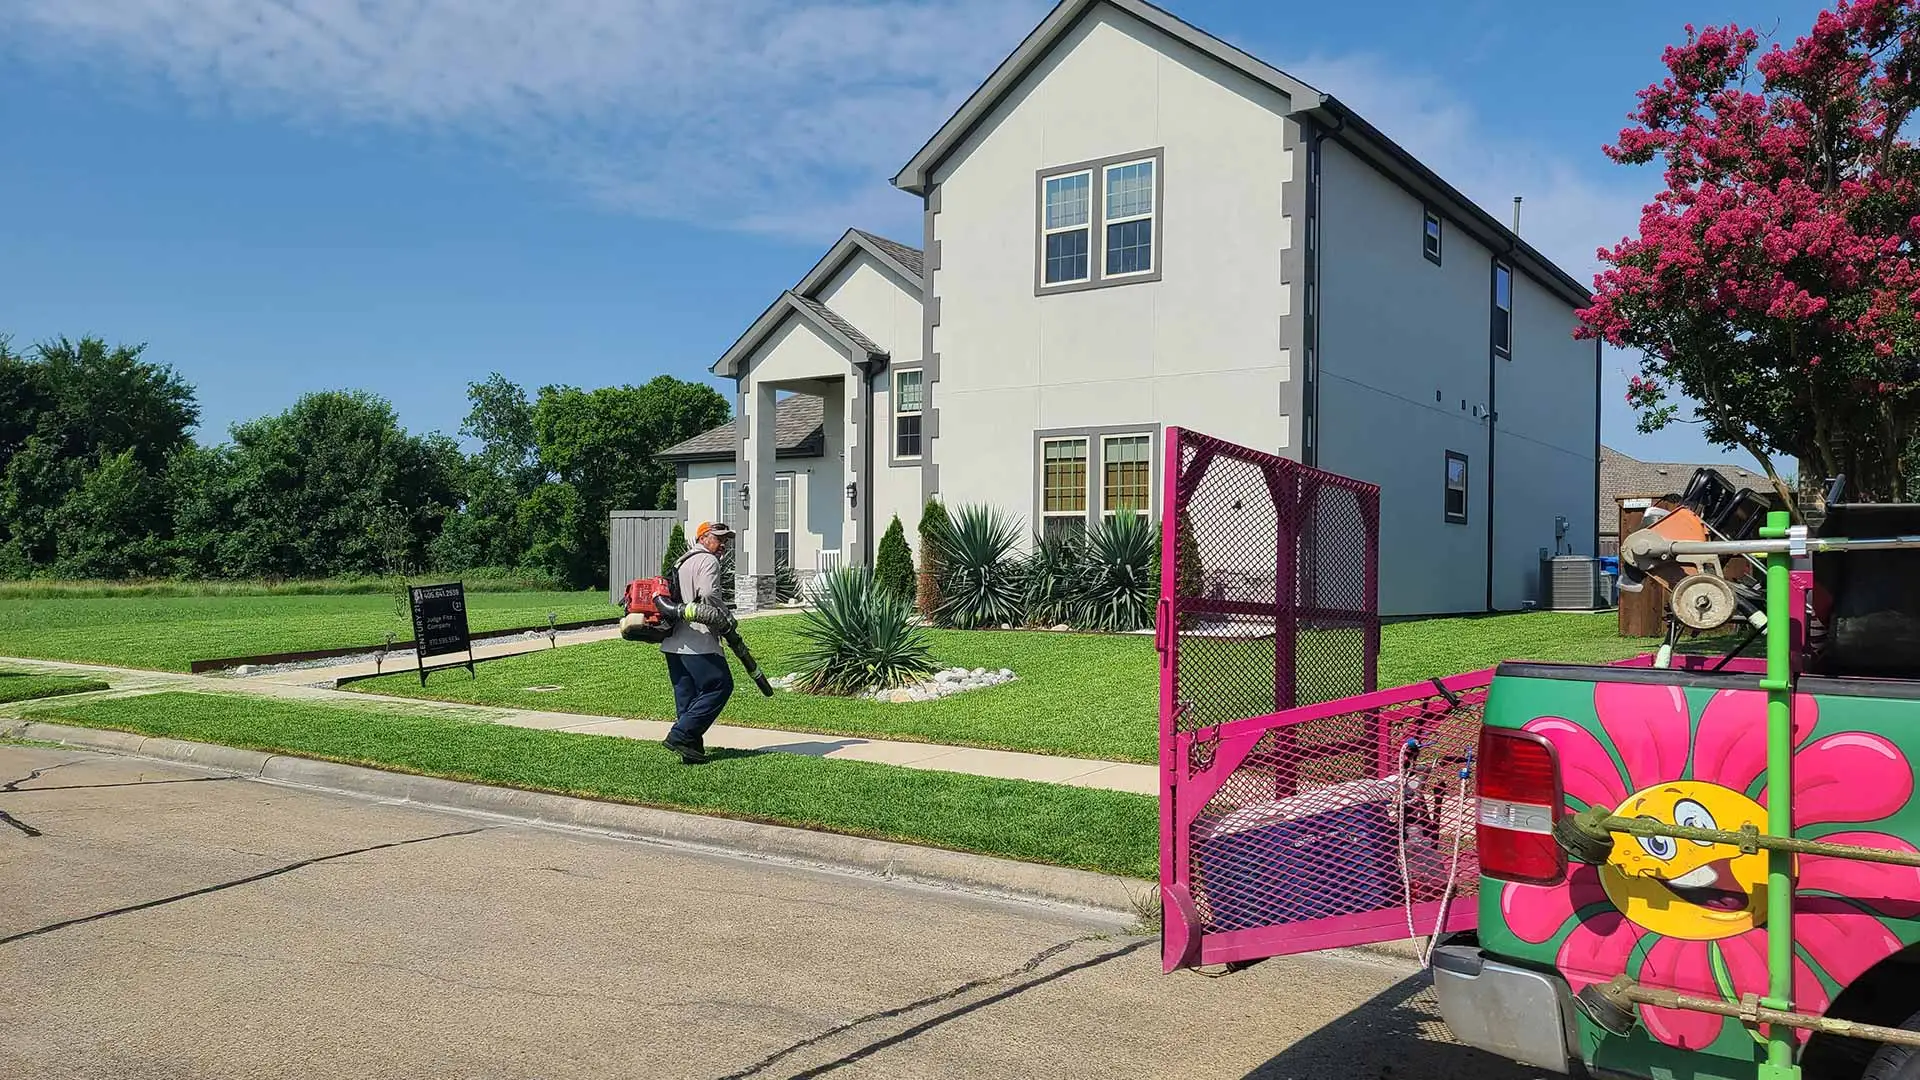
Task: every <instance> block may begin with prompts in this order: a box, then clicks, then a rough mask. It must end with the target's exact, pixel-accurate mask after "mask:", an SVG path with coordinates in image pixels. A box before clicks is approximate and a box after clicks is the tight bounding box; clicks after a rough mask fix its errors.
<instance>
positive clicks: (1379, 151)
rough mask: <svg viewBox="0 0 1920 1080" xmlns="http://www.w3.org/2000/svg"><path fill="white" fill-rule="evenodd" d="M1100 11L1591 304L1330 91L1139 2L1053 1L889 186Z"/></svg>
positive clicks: (1587, 295)
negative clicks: (1259, 100) (1301, 120)
mask: <svg viewBox="0 0 1920 1080" xmlns="http://www.w3.org/2000/svg"><path fill="white" fill-rule="evenodd" d="M1103 5H1104V6H1107V7H1111V8H1114V9H1117V10H1119V11H1122V12H1125V13H1126V14H1128V15H1130V16H1132V17H1133V18H1135V19H1138V20H1139V21H1140V22H1143V23H1146V24H1147V25H1148V26H1151V27H1153V28H1155V29H1157V30H1160V31H1161V32H1163V33H1165V34H1167V35H1168V36H1169V37H1172V38H1174V39H1175V40H1177V41H1180V42H1182V43H1183V44H1185V45H1187V46H1189V47H1191V48H1193V49H1195V50H1197V51H1198V52H1200V53H1203V54H1205V55H1207V56H1210V57H1212V58H1214V59H1215V60H1218V61H1220V62H1221V63H1224V64H1226V65H1227V66H1228V67H1231V68H1233V69H1235V70H1237V71H1239V72H1241V73H1242V74H1244V75H1246V76H1248V77H1249V78H1251V79H1253V80H1254V81H1256V82H1258V83H1260V84H1262V85H1264V86H1268V87H1270V88H1272V89H1274V90H1276V91H1278V92H1279V93H1281V94H1284V95H1286V97H1287V100H1288V101H1289V102H1290V104H1291V109H1292V114H1293V115H1294V116H1296V117H1305V118H1307V119H1310V120H1313V121H1314V122H1316V123H1318V124H1320V125H1321V126H1323V127H1325V128H1327V129H1328V130H1329V132H1330V137H1331V138H1333V139H1334V140H1335V141H1337V142H1339V143H1341V144H1342V145H1345V146H1347V147H1348V148H1349V149H1351V150H1353V151H1354V152H1355V153H1356V154H1358V155H1359V156H1360V157H1362V158H1363V159H1365V160H1366V161H1367V162H1368V163H1369V164H1371V165H1373V167H1374V168H1376V169H1379V170H1380V171H1381V172H1383V173H1385V174H1387V175H1388V176H1391V177H1394V178H1395V179H1397V180H1399V181H1400V182H1401V183H1403V184H1406V185H1407V186H1408V187H1409V188H1411V189H1413V190H1414V191H1415V192H1416V193H1418V194H1419V196H1420V197H1421V198H1423V199H1425V200H1427V201H1429V202H1432V203H1434V204H1435V206H1436V207H1437V208H1438V209H1439V210H1440V211H1441V212H1442V213H1444V214H1445V215H1446V216H1448V217H1450V218H1452V219H1454V220H1455V221H1456V222H1458V223H1459V224H1460V225H1461V226H1462V227H1464V228H1466V230H1467V231H1468V232H1469V233H1470V234H1471V235H1473V236H1474V238H1475V239H1477V240H1479V241H1480V242H1481V243H1483V244H1485V245H1486V246H1488V247H1490V248H1492V249H1493V250H1494V251H1495V252H1496V253H1499V254H1502V255H1505V256H1506V257H1507V258H1509V259H1511V260H1512V261H1513V263H1514V265H1515V267H1516V268H1517V269H1520V270H1522V271H1524V272H1526V273H1527V274H1528V275H1529V276H1530V277H1532V278H1534V279H1535V280H1536V281H1539V282H1540V283H1541V284H1542V285H1545V286H1546V287H1547V288H1549V289H1551V290H1552V291H1553V292H1554V293H1555V294H1556V295H1558V296H1559V297H1560V298H1561V299H1563V300H1565V301H1566V302H1568V303H1570V304H1574V305H1577V306H1579V307H1586V306H1588V305H1589V304H1591V303H1592V302H1593V294H1592V293H1591V292H1590V291H1588V289H1587V287H1586V286H1584V285H1582V284H1581V283H1580V282H1579V281H1577V280H1575V279H1574V277H1573V276H1572V275H1570V274H1568V273H1567V272H1566V271H1565V270H1562V269H1560V267H1558V266H1556V265H1555V264H1554V263H1553V261H1552V260H1550V259H1548V258H1547V257H1546V256H1545V255H1542V254H1541V253H1540V252H1539V251H1538V250H1536V249H1535V248H1534V247H1533V245H1531V244H1528V243H1527V242H1526V241H1524V240H1522V239H1520V237H1519V235H1518V234H1517V233H1515V232H1514V231H1513V230H1512V229H1510V228H1508V227H1507V226H1506V225H1505V224H1503V223H1502V222H1501V221H1500V219H1499V218H1497V217H1494V216H1493V215H1492V214H1490V213H1488V212H1487V211H1485V210H1483V209H1481V207H1480V206H1479V204H1477V203H1475V202H1474V201H1473V200H1472V199H1469V198H1467V197H1466V196H1465V195H1464V194H1462V193H1461V192H1460V191H1459V190H1458V189H1457V188H1455V187H1454V186H1453V185H1451V184H1449V183H1447V182H1446V181H1445V180H1443V179H1441V178H1440V176H1439V175H1438V174H1437V173H1435V172H1434V171H1433V170H1432V169H1430V168H1428V167H1427V166H1425V165H1423V164H1421V163H1420V161H1419V160H1418V159H1416V158H1415V157H1414V156H1413V155H1412V154H1410V153H1408V152H1407V151H1406V150H1405V149H1403V148H1401V147H1400V146H1399V145H1398V144H1397V143H1395V142H1394V141H1393V140H1392V139H1389V138H1388V137H1387V136H1386V135H1385V134H1383V133H1382V132H1381V131H1380V130H1379V129H1377V128H1375V127H1374V126H1373V125H1372V124H1369V123H1367V122H1366V120H1364V119H1362V118H1361V117H1360V116H1359V115H1358V114H1357V113H1355V112H1354V111H1353V110H1351V109H1349V108H1347V107H1346V106H1345V105H1344V104H1342V103H1341V102H1340V101H1339V100H1338V99H1336V98H1334V97H1333V96H1332V95H1330V94H1326V93H1322V92H1321V91H1319V90H1316V89H1314V88H1313V87H1311V86H1308V85H1307V84H1306V83H1304V82H1301V81H1300V80H1299V79H1296V78H1294V77H1293V76H1291V75H1288V74H1287V73H1286V72H1284V71H1281V70H1280V69H1279V68H1276V67H1272V66H1270V65H1268V64H1267V63H1265V62H1264V61H1261V60H1259V59H1257V58H1255V57H1253V56H1251V55H1249V54H1247V53H1245V52H1242V51H1240V50H1239V49H1237V48H1235V47H1233V46H1232V45H1229V44H1227V43H1226V42H1224V41H1222V40H1220V39H1219V38H1217V37H1214V36H1213V35H1212V34H1209V33H1207V32H1205V31H1203V30H1200V29H1198V28H1196V27H1194V26H1192V25H1190V24H1189V23H1186V22H1184V21H1182V20H1181V19H1179V18H1176V17H1175V16H1173V15H1171V14H1169V13H1167V12H1166V11H1163V10H1161V9H1160V8H1158V7H1155V6H1154V5H1153V4H1150V3H1147V2H1146V0H1060V3H1059V4H1058V5H1057V6H1056V7H1055V8H1054V9H1053V11H1052V12H1051V13H1049V14H1048V15H1047V17H1046V18H1045V19H1044V20H1042V21H1041V23H1040V25H1039V26H1037V27H1035V28H1034V30H1033V32H1032V33H1031V34H1028V35H1027V37H1026V39H1025V40H1024V41H1022V42H1021V43H1020V45H1019V47H1018V48H1016V49H1014V51H1013V52H1012V54H1010V55H1009V56H1008V57H1007V58H1006V59H1005V60H1004V61H1002V62H1001V64H1000V66H999V67H997V68H995V69H994V71H993V74H991V75H989V76H988V77H987V81H986V82H984V83H982V84H980V88H979V89H977V90H975V91H974V92H973V95H972V96H971V97H969V98H967V100H966V101H965V102H964V103H963V104H962V105H961V106H960V109H959V111H958V112H955V113H954V114H953V116H952V117H951V118H949V119H948V120H947V122H946V123H945V124H943V125H941V127H940V130H939V131H937V132H935V133H934V135H933V137H932V138H931V139H928V140H927V143H926V145H925V146H922V147H921V148H920V151H919V152H918V153H916V154H914V155H913V157H912V159H911V160H909V161H908V162H907V163H906V165H904V166H902V167H901V169H900V171H899V173H898V174H896V175H895V176H894V178H893V184H894V186H895V187H898V188H901V189H903V190H905V191H909V192H912V193H913V194H916V195H924V194H925V193H926V189H927V183H928V178H929V177H930V176H931V175H932V173H933V172H934V170H936V169H937V168H939V166H940V163H941V162H942V161H945V160H946V158H947V156H948V155H949V154H951V153H952V152H953V151H954V150H955V149H956V148H957V147H958V146H959V145H960V143H961V142H962V141H964V140H965V139H966V138H967V136H969V135H971V134H972V133H973V131H974V129H975V128H977V127H979V126H980V124H982V123H984V122H985V121H986V119H987V118H988V117H989V116H990V115H991V114H992V112H993V110H994V109H995V108H996V107H997V106H998V105H999V104H1000V102H1001V101H1002V100H1003V99H1004V98H1005V97H1006V96H1007V95H1008V94H1009V93H1011V92H1012V91H1013V90H1014V89H1015V88H1016V87H1018V86H1019V85H1020V82H1021V80H1023V79H1025V78H1026V77H1027V75H1028V74H1029V73H1031V72H1032V71H1033V70H1034V69H1035V68H1036V67H1037V66H1038V65H1039V64H1040V62H1041V61H1043V60H1045V59H1046V57H1047V54H1048V53H1050V52H1051V51H1052V50H1053V47H1054V46H1055V45H1056V44H1058V43H1059V42H1060V41H1061V39H1063V38H1065V37H1066V36H1067V34H1068V33H1069V32H1070V31H1072V29H1073V28H1074V26H1075V25H1077V24H1078V23H1079V22H1080V20H1081V19H1082V18H1085V17H1086V16H1087V15H1088V14H1089V13H1091V12H1093V11H1095V10H1097V9H1098V8H1100V7H1101V6H1103Z"/></svg>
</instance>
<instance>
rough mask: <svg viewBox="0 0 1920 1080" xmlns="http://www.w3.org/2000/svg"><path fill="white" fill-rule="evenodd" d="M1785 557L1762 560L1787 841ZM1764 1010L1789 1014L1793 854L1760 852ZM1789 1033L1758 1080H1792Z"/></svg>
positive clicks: (1778, 515)
mask: <svg viewBox="0 0 1920 1080" xmlns="http://www.w3.org/2000/svg"><path fill="white" fill-rule="evenodd" d="M1791 521H1792V519H1791V518H1790V517H1789V516H1788V515H1787V514H1786V513H1785V512H1784V511H1780V510H1775V511H1772V512H1770V513H1768V514H1767V525H1766V528H1764V529H1761V530H1760V536H1761V538H1762V539H1766V540H1782V539H1785V538H1786V536H1787V531H1788V526H1789V524H1790V523H1791ZM1792 558H1793V557H1792V556H1791V555H1790V554H1788V553H1787V552H1784V551H1774V552H1769V553H1768V554H1767V676H1766V679H1765V680H1764V681H1763V682H1762V683H1761V684H1760V685H1761V686H1763V687H1765V688H1766V691H1767V832H1768V833H1769V834H1770V835H1773V836H1783V837H1784V836H1792V835H1793V654H1792V650H1793V611H1792V605H1791V603H1790V598H1791V595H1792V588H1791V580H1792V579H1791V576H1790V575H1791V573H1792V568H1793V561H1792ZM1761 1004H1762V1005H1764V1006H1766V1007H1767V1008H1769V1009H1778V1010H1783V1011H1784V1010H1790V1009H1792V1008H1793V854H1792V853H1791V852H1787V851H1779V850H1772V851H1768V852H1767V996H1766V997H1765V998H1763V999H1762V1000H1761ZM1793 1049H1794V1042H1793V1033H1792V1031H1791V1030H1790V1029H1788V1028H1784V1027H1781V1026H1779V1025H1774V1028H1773V1032H1772V1034H1771V1035H1770V1036H1769V1037H1768V1039H1767V1061H1766V1064H1764V1065H1762V1066H1761V1067H1760V1069H1759V1073H1758V1080H1798V1078H1799V1076H1800V1067H1799V1066H1798V1065H1795V1064H1794V1061H1793Z"/></svg>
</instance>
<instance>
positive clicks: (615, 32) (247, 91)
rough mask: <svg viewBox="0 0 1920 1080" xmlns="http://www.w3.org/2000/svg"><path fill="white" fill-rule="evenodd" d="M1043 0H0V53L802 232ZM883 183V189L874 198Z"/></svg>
mask: <svg viewBox="0 0 1920 1080" xmlns="http://www.w3.org/2000/svg"><path fill="white" fill-rule="evenodd" d="M1047 6H1048V5H1047V2H1046V0H965V2H957V0H826V2H799V0H725V2H716V0H8V2H7V3H4V4H0V42H10V45H0V48H6V47H11V48H14V49H22V50H27V51H28V52H29V53H32V54H37V55H41V56H46V57H53V58H59V59H61V60H62V62H66V61H68V60H70V59H71V58H73V57H76V56H77V57H80V58H82V59H86V60H92V61H95V62H98V63H100V64H103V65H111V66H112V67H113V69H114V70H116V71H119V72H129V71H130V72H137V73H140V74H142V75H144V76H146V77H150V78H158V79H160V80H162V81H163V82H164V83H166V84H168V85H169V86H171V87H172V88H174V89H176V90H178V91H180V92H183V93H186V94H189V95H192V96H193V97H195V98H196V99H200V100H203V101H212V102H217V103H219V104H221V105H223V106H225V107H227V108H231V109H233V110H235V111H240V112H246V113H252V114H260V113H265V114H269V115H275V116H281V117H287V118H294V119H298V120H301V121H303V122H309V123H315V124H322V125H329V124H341V125H351V126H365V125H383V126H389V127H393V128H397V129H403V130H409V131H417V132H421V133H424V134H431V135H433V136H436V137H437V136H444V135H456V136H469V137H478V138H481V139H484V140H486V141H488V142H489V143H491V144H492V145H493V146H495V147H496V148H497V149H499V150H500V151H501V152H503V153H505V154H507V155H510V156H511V157H512V158H513V159H515V160H516V161H517V162H518V163H520V164H522V165H531V166H534V167H537V168H539V169H542V170H545V171H549V172H551V173H553V174H555V175H556V176H558V177H560V178H563V179H566V180H569V181H571V182H573V183H576V184H577V185H579V186H580V187H582V188H583V189H584V190H586V191H587V192H589V193H590V194H592V195H593V196H595V197H597V198H600V199H603V200H605V201H607V202H608V203H611V204H613V205H616V206H620V207H623V208H627V209H631V210H635V211H638V212H642V213H646V214H652V215H658V216H662V217H670V218H677V219H683V220H692V221H699V222H704V223H710V224H714V225H717V226H720V227H729V228H748V229H753V230H756V231H768V232H775V233H785V234H791V235H797V236H806V237H819V236H826V235H832V234H836V233H837V232H838V231H839V230H840V229H841V228H843V227H844V225H845V224H846V218H845V216H844V215H846V214H847V213H848V212H850V211H857V212H859V213H860V214H861V215H862V216H861V217H860V218H858V219H857V220H858V221H859V222H860V223H862V224H878V223H880V222H879V221H877V220H876V216H877V217H878V218H880V219H883V220H887V221H894V222H910V221H911V220H912V219H913V217H914V208H913V207H912V205H911V200H910V199H908V198H906V197H905V196H901V195H898V194H897V193H890V192H889V191H888V190H887V188H886V178H887V177H888V176H890V175H891V174H892V171H893V169H894V168H896V167H897V166H898V165H899V164H900V163H901V162H902V161H904V160H905V159H906V157H907V156H908V155H910V154H911V153H912V151H913V150H914V149H915V148H917V147H918V146H919V144H920V142H921V141H922V140H923V139H924V138H925V137H926V134H927V133H928V132H930V131H932V130H933V128H934V127H936V126H937V125H938V124H939V122H940V121H941V120H942V119H944V117H945V116H946V114H947V113H948V112H950V111H951V110H952V109H953V108H954V107H956V106H957V105H958V103H959V100H960V99H961V98H963V97H964V96H965V95H966V94H967V93H968V92H970V91H971V89H972V88H973V87H974V86H975V85H977V84H978V82H979V80H980V79H981V78H982V77H983V76H984V74H985V73H986V72H987V71H989V70H991V69H992V67H993V65H994V64H995V63H997V62H998V61H999V59H1000V58H1001V57H1002V56H1004V55H1005V54H1006V53H1007V52H1008V51H1009V50H1011V48H1012V47H1013V46H1014V44H1016V43H1017V42H1018V41H1019V39H1020V38H1021V36H1022V35H1024V34H1025V33H1026V32H1027V31H1028V30H1029V29H1031V28H1032V26H1033V24H1034V23H1036V22H1037V21H1038V20H1039V18H1040V17H1041V16H1042V15H1043V14H1044V12H1045V10H1046V7H1047ZM889 196H891V197H890V198H889Z"/></svg>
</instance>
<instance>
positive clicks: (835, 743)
mask: <svg viewBox="0 0 1920 1080" xmlns="http://www.w3.org/2000/svg"><path fill="white" fill-rule="evenodd" d="M0 663H4V664H6V665H7V666H9V667H17V668H30V669H41V670H46V671H77V672H85V673H88V674H93V675H97V676H99V677H101V678H104V679H106V680H107V681H108V682H109V683H111V684H112V685H113V689H112V690H108V691H104V692H103V694H104V695H114V696H122V695H128V694H140V693H154V692H159V691H165V690H188V691H195V692H201V693H206V692H215V693H229V694H232V693H239V694H251V695H255V696H259V697H270V698H279V699H282V700H293V701H316V702H325V703H329V704H334V705H347V704H357V705H365V704H368V703H376V702H377V703H379V704H381V705H383V706H386V707H389V708H405V709H407V710H409V711H413V712H430V713H434V714H436V715H444V716H455V717H460V718H463V719H469V720H475V721H481V722H486V723H494V724H506V725H509V726H512V727H524V728H538V729H541V730H544V731H570V732H579V733H583V734H591V735H615V736H620V737H622V738H629V739H650V740H653V741H655V742H658V741H659V740H661V739H664V738H665V737H666V734H667V729H668V728H670V727H671V726H672V725H671V723H669V722H667V721H661V720H635V719H630V718H625V717H617V716H591V715H586V714H581V713H562V712H542V711H538V710H534V709H508V708H492V707H487V706H480V705H465V704H459V703H454V702H441V701H422V700H420V699H417V698H402V697H390V696H387V695H382V694H359V693H350V692H348V691H344V690H334V689H330V688H327V687H325V686H311V685H297V684H289V683H286V682H281V681H276V680H272V679H235V678H210V677H208V676H204V675H182V674H178V673H173V672H154V671H131V670H127V669H124V668H114V667H106V666H102V665H97V664H73V663H66V662H62V661H51V660H15V659H10V658H0ZM54 700H56V701H57V700H58V699H54ZM42 704H43V705H44V703H42ZM902 707H908V708H910V707H911V706H902ZM4 711H5V707H0V712H4ZM19 714H20V715H24V714H25V711H24V710H23V711H21V712H20V713H19ZM706 742H707V745H708V746H710V747H721V748H725V749H730V750H762V751H774V752H778V753H786V754H804V755H807V756H810V757H821V758H831V759H834V760H837V761H870V762H877V763H880V764H885V765H898V766H902V767H904V768H908V769H928V770H933V771H938V772H953V773H966V774H970V775H973V776H985V777H992V778H994V779H1000V780H1033V781H1038V782H1040V783H1048V784H1064V785H1067V786H1070V787H1085V788H1096V789H1101V790H1105V791H1123V792H1129V793H1131V794H1135V795H1149V796H1151V795H1157V794H1159V792H1160V774H1159V770H1158V769H1157V768H1156V767H1154V766H1152V765H1139V764H1133V763H1127V762H1117V761H1097V760H1092V759H1088V758H1072V757H1060V756H1057V755H1052V754H1023V753H1018V752H1015V751H1010V750H979V749H974V748H971V747H959V746H947V745H943V744H940V743H923V742H907V741H904V740H888V739H867V738H860V737H857V736H847V735H816V734H811V733H805V732H796V731H781V730H774V729H770V728H751V727H735V726H729V725H723V724H716V725H714V727H713V728H711V729H710V730H709V731H708V732H707V738H706Z"/></svg>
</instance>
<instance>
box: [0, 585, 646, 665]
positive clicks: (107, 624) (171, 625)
mask: <svg viewBox="0 0 1920 1080" xmlns="http://www.w3.org/2000/svg"><path fill="white" fill-rule="evenodd" d="M550 612H551V613H552V614H554V615H555V616H557V618H558V620H559V621H560V622H563V623H564V622H570V621H579V620H585V619H601V618H608V617H611V616H613V615H616V614H617V611H616V610H615V608H614V607H613V605H612V604H610V603H608V601H607V595H606V593H604V592H599V591H594V592H557V593H554V592H478V593H476V592H469V593H468V594H467V617H468V621H469V624H470V626H471V628H472V629H473V630H474V631H475V632H476V633H478V632H481V631H486V630H505V629H512V628H517V627H535V626H537V627H545V626H546V625H547V615H548V613H550ZM388 633H392V634H393V636H394V641H396V642H400V641H406V640H407V639H409V638H411V637H412V636H413V624H412V617H411V615H410V613H409V612H408V610H407V608H406V607H405V604H404V603H403V602H402V601H400V600H398V599H397V598H396V597H395V596H394V595H392V594H378V593H331V594H312V595H309V594H296V593H284V592H282V593H270V594H266V595H261V594H258V593H239V594H224V593H223V594H216V595H192V596H169V595H159V596H155V595H139V594H136V595H111V596H90V595H88V596H79V597H73V596H27V597H14V598H8V599H5V600H0V656H17V657H22V658H28V659H36V660H68V661H73V662H77V663H92V664H112V665H116V666H120V667H132V668H148V669H153V670H160V671H186V670H188V669H189V666H190V665H191V664H192V662H193V661H195V660H207V659H212V658H215V657H230V656H259V655H264V654H269V653H284V652H296V651H300V650H309V649H333V648H346V647H349V646H378V645H380V644H382V643H383V642H384V641H385V640H386V635H387V634H388Z"/></svg>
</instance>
